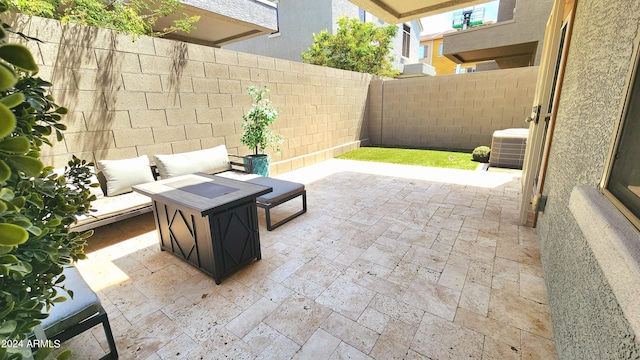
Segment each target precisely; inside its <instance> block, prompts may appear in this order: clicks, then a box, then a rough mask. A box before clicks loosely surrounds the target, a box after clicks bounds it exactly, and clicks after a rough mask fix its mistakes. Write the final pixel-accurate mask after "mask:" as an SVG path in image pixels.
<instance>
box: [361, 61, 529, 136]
mask: <svg viewBox="0 0 640 360" xmlns="http://www.w3.org/2000/svg"><path fill="white" fill-rule="evenodd" d="M537 75H538V67H525V68H515V69H507V70H497V71H486V72H477V73H469V74H460V75H443V76H425V77H419V78H407V79H396V80H373V81H372V83H371V89H370V99H371V101H370V107H369V108H370V118H369V134H370V137H371V142H372V143H373V144H381V145H402V146H415V147H432V148H451V149H473V148H475V147H477V146H481V145H486V146H490V145H491V136H492V134H493V132H494V131H496V130H501V129H506V128H523V127H527V123H525V121H524V119H525V118H526V117H527V116H528V115H529V114H530V113H531V107H532V105H533V95H534V91H535V84H536V77H537ZM380 97H381V98H382V99H383V100H382V101H381V102H378V99H379V98H380Z"/></svg>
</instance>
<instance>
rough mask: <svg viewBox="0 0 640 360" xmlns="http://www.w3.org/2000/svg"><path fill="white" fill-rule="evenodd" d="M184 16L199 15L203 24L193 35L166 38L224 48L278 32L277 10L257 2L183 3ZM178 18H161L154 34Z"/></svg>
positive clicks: (200, 0) (196, 0) (190, 0)
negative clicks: (233, 43)
mask: <svg viewBox="0 0 640 360" xmlns="http://www.w3.org/2000/svg"><path fill="white" fill-rule="evenodd" d="M180 3H181V4H182V6H183V10H182V12H184V13H185V14H186V15H188V16H194V15H198V16H200V21H198V23H197V24H196V29H195V30H193V31H191V32H190V33H188V34H187V33H184V32H176V33H172V34H168V35H166V36H165V38H168V39H175V40H181V41H185V42H190V43H195V44H201V45H207V46H213V47H221V46H222V45H225V44H229V43H231V42H234V41H239V40H243V39H249V38H252V37H255V36H259V35H262V34H270V33H272V32H274V31H277V30H278V13H277V8H276V6H275V5H274V4H273V3H271V2H268V1H255V0H218V1H206V0H180ZM176 17H177V15H171V16H168V17H165V18H160V19H159V20H158V22H157V23H156V24H155V26H154V30H157V31H161V30H162V29H163V28H165V27H167V26H169V25H170V24H171V23H172V22H173V20H174V19H175V18H176Z"/></svg>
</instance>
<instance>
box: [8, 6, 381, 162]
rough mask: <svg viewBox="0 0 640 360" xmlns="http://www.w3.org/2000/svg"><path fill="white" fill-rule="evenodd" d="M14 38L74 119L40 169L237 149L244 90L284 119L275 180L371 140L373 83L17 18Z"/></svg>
mask: <svg viewBox="0 0 640 360" xmlns="http://www.w3.org/2000/svg"><path fill="white" fill-rule="evenodd" d="M7 20H8V21H7V22H8V23H9V24H11V25H12V26H13V27H14V29H15V30H18V31H21V32H23V33H25V34H28V35H30V36H33V37H36V38H38V39H40V40H42V41H43V42H42V43H37V42H34V41H31V42H24V41H21V40H20V39H15V40H16V41H21V42H23V43H25V45H27V46H28V47H29V48H30V49H31V51H32V53H33V54H34V56H35V58H36V61H37V62H38V64H39V65H40V69H41V70H40V74H39V75H40V76H41V77H42V78H43V79H45V80H49V81H51V82H52V83H53V87H52V93H53V95H54V97H55V99H56V102H57V103H58V104H60V105H62V106H65V107H68V108H69V109H70V113H69V115H68V116H67V117H66V118H65V120H64V123H65V124H67V125H68V127H69V128H68V130H67V131H66V133H65V140H64V141H63V142H61V143H56V144H55V145H54V146H53V148H45V151H44V153H43V159H44V161H45V162H46V163H48V164H51V165H54V166H63V165H65V164H66V162H67V161H68V159H69V158H70V156H71V154H75V155H77V156H79V157H81V158H84V159H87V160H92V161H96V160H100V159H123V158H130V157H136V156H140V155H148V156H149V157H150V159H152V155H153V154H171V153H179V152H184V151H191V150H199V149H203V148H209V147H213V146H216V145H220V144H226V146H227V148H228V149H229V152H230V153H234V154H247V153H249V152H250V151H249V149H247V148H246V147H245V146H243V145H242V144H241V143H240V137H241V135H242V126H241V124H242V122H243V120H242V114H243V113H245V112H246V111H248V109H249V108H250V107H251V98H250V97H249V96H248V95H247V92H246V88H247V86H250V85H255V86H262V85H267V86H268V87H269V89H270V90H271V92H270V99H271V100H272V102H273V104H274V106H275V107H276V108H278V109H281V110H282V112H281V115H280V117H279V118H278V120H277V121H276V123H275V124H274V127H273V128H274V130H275V131H276V132H278V133H280V134H282V135H284V138H285V141H284V143H283V144H282V146H281V149H282V151H281V153H277V152H275V151H273V150H271V151H269V153H270V154H271V156H272V169H271V170H272V173H273V174H277V173H281V172H285V171H288V170H291V169H294V168H298V167H301V166H304V165H308V164H311V163H314V162H317V161H322V160H324V159H326V158H330V157H332V156H334V155H336V154H339V153H342V152H344V151H348V150H351V149H354V148H356V147H358V146H359V144H360V142H361V140H363V141H366V139H367V138H368V127H367V122H366V118H367V116H368V115H367V114H368V110H367V94H368V88H369V82H370V80H371V78H372V76H371V75H367V74H360V73H355V72H349V71H341V70H335V69H330V68H324V67H319V66H313V65H306V64H302V63H297V62H291V61H285V60H279V59H274V58H268V57H261V56H255V55H250V54H244V53H238V52H235V51H228V50H222V49H214V48H210V47H205V46H200V45H193V44H186V43H182V42H178V41H172V40H165V39H158V38H151V37H145V36H143V37H140V38H138V39H137V40H135V42H134V41H132V38H131V36H128V35H118V34H115V33H113V32H111V31H108V30H104V29H97V28H91V27H83V26H74V25H66V24H61V23H60V22H58V21H55V20H49V19H42V18H37V17H32V18H29V17H25V16H21V15H13V16H11V18H9V19H7Z"/></svg>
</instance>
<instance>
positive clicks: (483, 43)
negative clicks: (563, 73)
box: [444, 0, 553, 70]
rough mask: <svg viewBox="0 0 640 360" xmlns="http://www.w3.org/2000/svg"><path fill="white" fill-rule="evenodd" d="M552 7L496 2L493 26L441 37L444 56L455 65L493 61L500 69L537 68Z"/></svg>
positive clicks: (536, 0) (516, 0) (528, 1)
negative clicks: (495, 18) (497, 3)
mask: <svg viewBox="0 0 640 360" xmlns="http://www.w3.org/2000/svg"><path fill="white" fill-rule="evenodd" d="M552 5H553V0H500V4H499V7H498V19H497V22H496V23H495V24H493V25H484V26H479V27H470V28H468V29H467V30H463V31H458V32H455V33H447V34H445V35H444V55H445V56H446V57H447V58H449V59H450V60H451V61H454V62H456V63H459V64H464V63H470V62H482V61H492V62H493V61H495V63H496V64H497V68H500V69H508V68H512V67H521V66H533V65H539V64H540V55H541V54H542V41H543V39H544V29H545V25H546V22H547V18H548V14H549V13H550V11H551V6H552ZM483 66H485V65H484V64H483ZM489 67H490V68H496V66H495V65H490V66H489ZM478 70H480V68H479V69H478Z"/></svg>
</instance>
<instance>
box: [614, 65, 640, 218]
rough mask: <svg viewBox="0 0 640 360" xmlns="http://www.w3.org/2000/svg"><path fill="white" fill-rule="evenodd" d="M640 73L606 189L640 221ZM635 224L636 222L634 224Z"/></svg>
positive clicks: (630, 99)
mask: <svg viewBox="0 0 640 360" xmlns="http://www.w3.org/2000/svg"><path fill="white" fill-rule="evenodd" d="M639 139H640V71H636V75H635V79H634V81H633V88H632V89H631V93H630V98H629V104H628V107H627V110H626V112H625V115H624V119H623V123H622V132H621V135H620V140H619V143H618V148H617V149H616V152H615V154H614V158H613V165H612V167H611V174H610V175H609V181H608V183H607V190H609V192H610V193H611V194H612V195H613V196H615V197H616V198H617V199H618V200H619V201H620V202H621V203H622V205H624V206H625V207H626V208H627V209H628V210H629V211H630V212H631V213H632V214H633V215H635V217H636V218H640V141H639ZM636 223H637V222H636Z"/></svg>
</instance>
